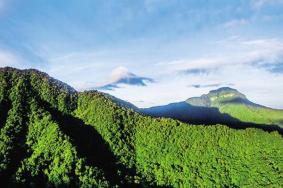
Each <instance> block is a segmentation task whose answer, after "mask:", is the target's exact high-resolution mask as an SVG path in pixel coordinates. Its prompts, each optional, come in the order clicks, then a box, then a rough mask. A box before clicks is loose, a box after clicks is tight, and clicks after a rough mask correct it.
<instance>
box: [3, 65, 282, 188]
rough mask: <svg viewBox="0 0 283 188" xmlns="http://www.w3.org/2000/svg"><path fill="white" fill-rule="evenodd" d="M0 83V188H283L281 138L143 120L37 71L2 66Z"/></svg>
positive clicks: (249, 131) (107, 100) (122, 107)
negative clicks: (242, 187)
mask: <svg viewBox="0 0 283 188" xmlns="http://www.w3.org/2000/svg"><path fill="white" fill-rule="evenodd" d="M0 83H1V85H0V123H1V124H0V127H1V133H0V148H1V150H0V151H1V152H0V178H1V184H2V185H3V186H5V187H158V186H160V187H213V186H216V187H241V186H247V187H266V186H272V187H281V186H282V185H283V175H282V174H283V162H282V155H283V138H282V136H281V135H280V134H278V132H271V133H268V132H265V131H262V130H260V129H254V128H250V129H243V130H235V129H231V128H229V127H227V126H223V125H217V126H203V125H198V126H194V125H189V124H184V123H181V122H179V121H175V120H172V119H166V118H151V117H146V116H142V115H140V114H139V113H137V112H135V111H134V110H133V109H129V108H127V107H126V106H125V105H121V103H119V102H117V100H115V99H114V100H113V97H111V96H108V95H105V94H103V93H100V92H97V91H89V92H82V93H79V92H76V91H75V90H74V89H72V88H71V87H69V86H67V85H66V84H64V83H62V82H60V81H57V80H55V79H53V78H50V77H49V76H48V75H46V74H44V73H41V72H39V71H36V70H17V69H13V68H3V69H1V70H0ZM120 102H121V101H120ZM259 174H260V175H259Z"/></svg>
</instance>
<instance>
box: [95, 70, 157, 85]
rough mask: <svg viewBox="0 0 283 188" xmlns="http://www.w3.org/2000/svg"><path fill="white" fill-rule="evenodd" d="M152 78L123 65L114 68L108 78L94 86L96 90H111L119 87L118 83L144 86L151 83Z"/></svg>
mask: <svg viewBox="0 0 283 188" xmlns="http://www.w3.org/2000/svg"><path fill="white" fill-rule="evenodd" d="M152 82H154V80H153V79H152V78H148V77H142V76H138V75H136V74H134V73H132V72H129V70H128V69H127V68H125V67H117V68H115V69H114V70H113V71H112V72H111V75H110V78H109V80H108V81H107V82H106V83H103V84H101V85H99V86H97V87H96V89H98V90H113V89H115V88H120V85H134V86H146V85H147V83H152Z"/></svg>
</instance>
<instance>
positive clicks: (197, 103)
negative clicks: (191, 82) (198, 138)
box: [141, 87, 283, 127]
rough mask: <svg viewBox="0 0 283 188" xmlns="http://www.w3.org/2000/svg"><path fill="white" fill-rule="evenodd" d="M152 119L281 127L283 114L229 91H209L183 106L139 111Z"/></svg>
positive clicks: (183, 103)
mask: <svg viewBox="0 0 283 188" xmlns="http://www.w3.org/2000/svg"><path fill="white" fill-rule="evenodd" d="M141 111H142V112H143V113H145V114H147V115H151V116H154V117H170V118H173V119H177V120H180V121H183V122H187V123H197V124H217V123H222V124H235V123H237V124H238V123H239V122H242V123H255V124H267V125H274V126H279V127H282V126H283V110H276V109H272V108H268V107H265V106H262V105H259V104H255V103H253V102H251V101H249V100H248V99H247V97H246V96H245V95H244V94H242V93H240V92H239V91H237V90H236V89H233V88H230V87H222V88H219V89H216V90H212V91H210V92H209V93H208V94H204V95H202V96H200V97H192V98H189V99H187V100H186V101H184V102H180V103H172V104H168V105H164V106H157V107H151V108H146V109H141Z"/></svg>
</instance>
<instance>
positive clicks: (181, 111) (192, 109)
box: [140, 101, 283, 135]
mask: <svg viewBox="0 0 283 188" xmlns="http://www.w3.org/2000/svg"><path fill="white" fill-rule="evenodd" d="M234 102H239V101H234ZM140 112H141V113H143V114H145V115H149V116H152V117H166V118H172V119H176V120H179V121H182V122H185V123H190V124H196V125H215V124H223V125H227V126H228V127H230V128H234V129H245V128H258V129H262V130H264V131H268V132H272V131H278V132H279V133H280V134H281V135H283V130H282V129H281V128H280V127H278V126H277V125H265V124H256V123H248V122H242V121H240V120H239V119H237V118H234V117H232V116H230V115H229V114H226V113H221V112H220V111H219V109H218V108H216V107H204V106H193V105H190V104H188V103H187V102H178V103H171V104H168V105H164V106H156V107H151V108H144V109H140Z"/></svg>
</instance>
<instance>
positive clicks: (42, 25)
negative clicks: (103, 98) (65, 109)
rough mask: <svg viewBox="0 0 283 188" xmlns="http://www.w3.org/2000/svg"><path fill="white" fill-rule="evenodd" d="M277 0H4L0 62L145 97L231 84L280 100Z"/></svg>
mask: <svg viewBox="0 0 283 188" xmlns="http://www.w3.org/2000/svg"><path fill="white" fill-rule="evenodd" d="M282 23H283V0H240V1H229V2H228V1H224V0H220V1H217V2H215V1H212V0H208V1H196V0H188V1H183V0H178V1H170V0H138V1H102V0H95V1H91V0H86V1H83V2H82V1H74V0H70V1H56V0H51V1H48V2H45V1H38V0H27V1H18V0H0V67H4V66H12V67H16V68H36V69H39V70H41V71H44V72H47V73H48V74H49V75H50V76H52V77H54V78H56V79H59V80H61V81H63V82H66V83H67V84H69V85H71V86H73V87H74V88H76V89H77V90H85V89H92V88H96V89H98V90H100V91H103V92H106V93H109V94H111V95H114V96H115V97H118V98H121V99H123V100H126V101H129V102H131V103H133V104H134V105H137V106H138V107H150V106H156V105H162V104H168V103H171V102H178V101H182V100H186V99H187V98H190V97H194V96H200V95H202V94H205V93H208V92H209V91H210V90H213V89H217V88H219V87H225V86H228V87H231V88H235V89H237V90H239V91H240V92H241V93H243V94H245V95H246V96H247V97H248V99H250V100H251V101H253V102H256V103H258V104H262V105H265V106H268V107H273V108H281V109H283V100H282V98H283V92H282V91H283V24H282Z"/></svg>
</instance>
